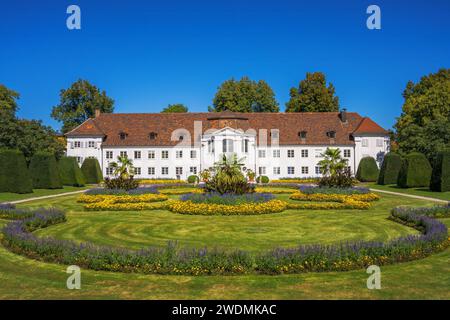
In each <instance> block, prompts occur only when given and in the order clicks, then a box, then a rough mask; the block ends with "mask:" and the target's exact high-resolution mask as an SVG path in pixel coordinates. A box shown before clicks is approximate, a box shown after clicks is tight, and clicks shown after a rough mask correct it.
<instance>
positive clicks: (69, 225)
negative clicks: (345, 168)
mask: <svg viewBox="0 0 450 320" xmlns="http://www.w3.org/2000/svg"><path fill="white" fill-rule="evenodd" d="M279 197H280V198H283V199H285V198H287V196H286V195H281V196H279ZM76 198H77V196H70V197H64V199H54V200H51V201H48V200H47V201H41V202H33V204H32V205H33V206H44V205H52V206H57V207H58V206H59V207H61V208H63V209H65V210H67V220H68V221H67V222H66V223H63V224H58V225H55V226H51V227H48V228H45V229H42V230H39V231H38V232H37V234H38V235H39V236H52V237H56V238H60V239H71V240H76V241H80V242H93V243H96V244H105V245H113V246H122V247H128V248H135V249H136V248H142V247H145V246H152V245H156V246H166V245H167V242H168V241H177V242H178V243H179V244H180V245H181V246H189V247H197V248H199V247H205V246H206V247H208V248H211V247H222V248H228V249H232V248H237V249H244V250H251V251H257V250H267V249H272V248H274V247H278V246H283V247H294V246H297V245H299V244H312V243H324V244H329V243H336V242H341V241H351V240H362V239H364V240H379V241H387V240H391V239H393V238H397V237H399V236H404V235H407V234H416V233H417V231H415V230H414V229H412V228H409V227H406V226H403V225H400V224H398V223H395V222H392V221H390V220H388V219H386V218H387V217H388V215H389V210H390V208H392V207H394V206H397V205H401V204H408V205H417V206H418V205H423V204H424V202H423V201H421V200H414V199H407V200H405V199H403V198H399V197H396V196H390V195H387V196H383V197H382V199H381V200H380V201H378V202H374V203H373V208H372V209H370V210H368V211H359V210H335V211H333V210H317V211H314V210H310V211H308V210H295V211H294V210H288V211H285V212H282V213H277V214H268V215H257V216H196V215H181V214H176V213H172V212H169V211H162V210H161V211H141V212H112V211H103V212H89V211H88V212H86V211H83V205H82V204H78V203H76Z"/></svg>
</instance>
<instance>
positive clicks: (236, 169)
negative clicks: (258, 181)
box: [214, 153, 245, 175]
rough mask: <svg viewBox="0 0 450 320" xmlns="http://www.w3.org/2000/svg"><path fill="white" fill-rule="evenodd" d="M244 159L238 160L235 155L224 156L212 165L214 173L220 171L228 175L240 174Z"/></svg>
mask: <svg viewBox="0 0 450 320" xmlns="http://www.w3.org/2000/svg"><path fill="white" fill-rule="evenodd" d="M244 165H245V164H244V158H240V159H239V158H238V157H237V155H236V154H235V153H233V154H232V155H231V156H229V157H227V156H226V154H223V155H222V159H220V160H219V161H218V162H216V163H215V164H214V167H215V171H218V170H221V171H224V172H226V173H228V174H230V175H233V174H240V173H241V168H242V167H243V166H244Z"/></svg>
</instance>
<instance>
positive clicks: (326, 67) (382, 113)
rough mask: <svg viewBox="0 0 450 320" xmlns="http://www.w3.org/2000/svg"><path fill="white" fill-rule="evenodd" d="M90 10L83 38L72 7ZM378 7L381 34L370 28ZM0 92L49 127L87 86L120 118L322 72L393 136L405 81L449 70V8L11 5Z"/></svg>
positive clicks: (402, 3) (407, 3) (2, 35)
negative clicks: (68, 97) (100, 92)
mask: <svg viewBox="0 0 450 320" xmlns="http://www.w3.org/2000/svg"><path fill="white" fill-rule="evenodd" d="M70 4H76V5H79V6H80V8H81V20H82V21H81V26H82V29H81V30H72V31H71V30H68V29H67V28H66V18H67V17H68V15H67V14H66V8H67V7H68V6H69V5H70ZM370 4H376V5H378V6H380V8H381V13H382V29H381V30H368V29H367V28H366V19H367V17H368V15H367V14H366V8H367V7H368V5H370ZM0 39H2V41H1V50H0V83H3V84H5V85H6V86H8V87H9V88H12V89H14V90H16V91H18V92H20V94H21V99H20V100H19V103H20V111H19V116H21V117H26V118H35V119H41V120H43V121H44V123H46V124H49V125H52V126H53V127H54V128H56V129H58V128H59V127H60V125H59V124H58V123H57V122H55V121H54V120H53V119H51V118H50V112H51V108H52V106H54V105H55V104H57V103H58V100H59V91H60V89H62V88H67V87H68V86H70V84H71V83H72V82H74V81H76V80H77V79H79V78H83V79H87V80H89V81H91V82H92V83H94V84H95V85H97V86H99V87H100V88H101V89H104V90H106V91H107V94H108V95H109V96H111V97H112V98H114V100H115V102H116V104H115V105H116V112H159V111H160V110H161V109H162V108H163V107H165V106H166V105H167V104H169V103H184V104H186V105H187V106H188V107H189V109H190V110H191V111H206V110H207V107H208V105H211V101H212V98H213V96H214V93H215V91H216V89H217V87H218V86H219V85H220V83H222V82H223V81H225V80H227V79H229V78H231V77H234V78H240V77H242V76H244V75H248V76H249V77H250V78H252V79H254V80H259V79H264V80H266V81H267V82H268V83H269V84H270V85H271V86H272V88H273V89H274V91H275V93H276V97H277V100H278V101H279V103H280V107H281V110H284V104H285V102H287V101H288V99H289V88H290V87H291V86H297V85H298V83H299V81H300V80H301V79H303V78H304V77H305V73H306V72H308V71H310V72H312V71H322V72H324V73H325V74H326V75H327V79H328V80H329V81H331V82H333V84H334V85H335V87H336V92H337V94H338V96H339V97H340V102H341V106H345V107H347V108H348V109H349V110H350V111H357V112H359V113H361V114H362V115H367V116H370V117H372V118H373V119H374V120H375V121H377V122H378V123H380V124H381V125H382V126H384V127H385V128H390V127H391V126H392V125H393V123H394V122H395V117H397V116H399V114H400V112H401V105H402V102H403V98H402V96H401V93H402V91H403V89H404V87H405V85H406V82H407V81H408V80H413V81H417V80H419V79H420V77H421V76H423V75H425V74H428V73H430V72H435V71H437V70H438V69H439V68H442V67H446V68H449V67H450V41H449V39H450V1H448V0H434V1H433V0H428V1H412V0H395V1H392V0H389V1H385V0H383V1H381V0H373V1H360V0H346V1H326V0H314V1H302V0H295V1H285V0H276V1H274V0H273V1H267V0H258V1H254V0H251V1H250V0H227V1H222V0H214V1H213V0H209V1H197V0H190V1H189V0H183V1H178V0H177V1H175V0H172V1H167V0H164V1H163V0H161V1H149V0H147V1H144V0H142V1H136V0H129V1H94V0H87V1H86V0H71V1H65V0H58V1H49V0H39V1H23V0H17V1H2V2H1V5H0Z"/></svg>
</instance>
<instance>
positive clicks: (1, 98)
mask: <svg viewBox="0 0 450 320" xmlns="http://www.w3.org/2000/svg"><path fill="white" fill-rule="evenodd" d="M17 99H19V93H17V92H15V91H13V90H11V89H8V88H7V87H6V86H5V85H3V84H0V114H1V115H2V116H4V115H9V116H13V115H15V114H16V111H17V109H18V106H17Z"/></svg>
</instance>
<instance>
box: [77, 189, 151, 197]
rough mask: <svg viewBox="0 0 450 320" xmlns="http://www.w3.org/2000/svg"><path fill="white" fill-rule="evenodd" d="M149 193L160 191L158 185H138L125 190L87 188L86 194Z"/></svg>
mask: <svg viewBox="0 0 450 320" xmlns="http://www.w3.org/2000/svg"><path fill="white" fill-rule="evenodd" d="M147 193H158V189H157V188H156V187H138V188H136V189H131V190H124V189H107V188H94V189H90V190H87V191H86V192H85V193H84V194H87V195H141V194H147Z"/></svg>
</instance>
